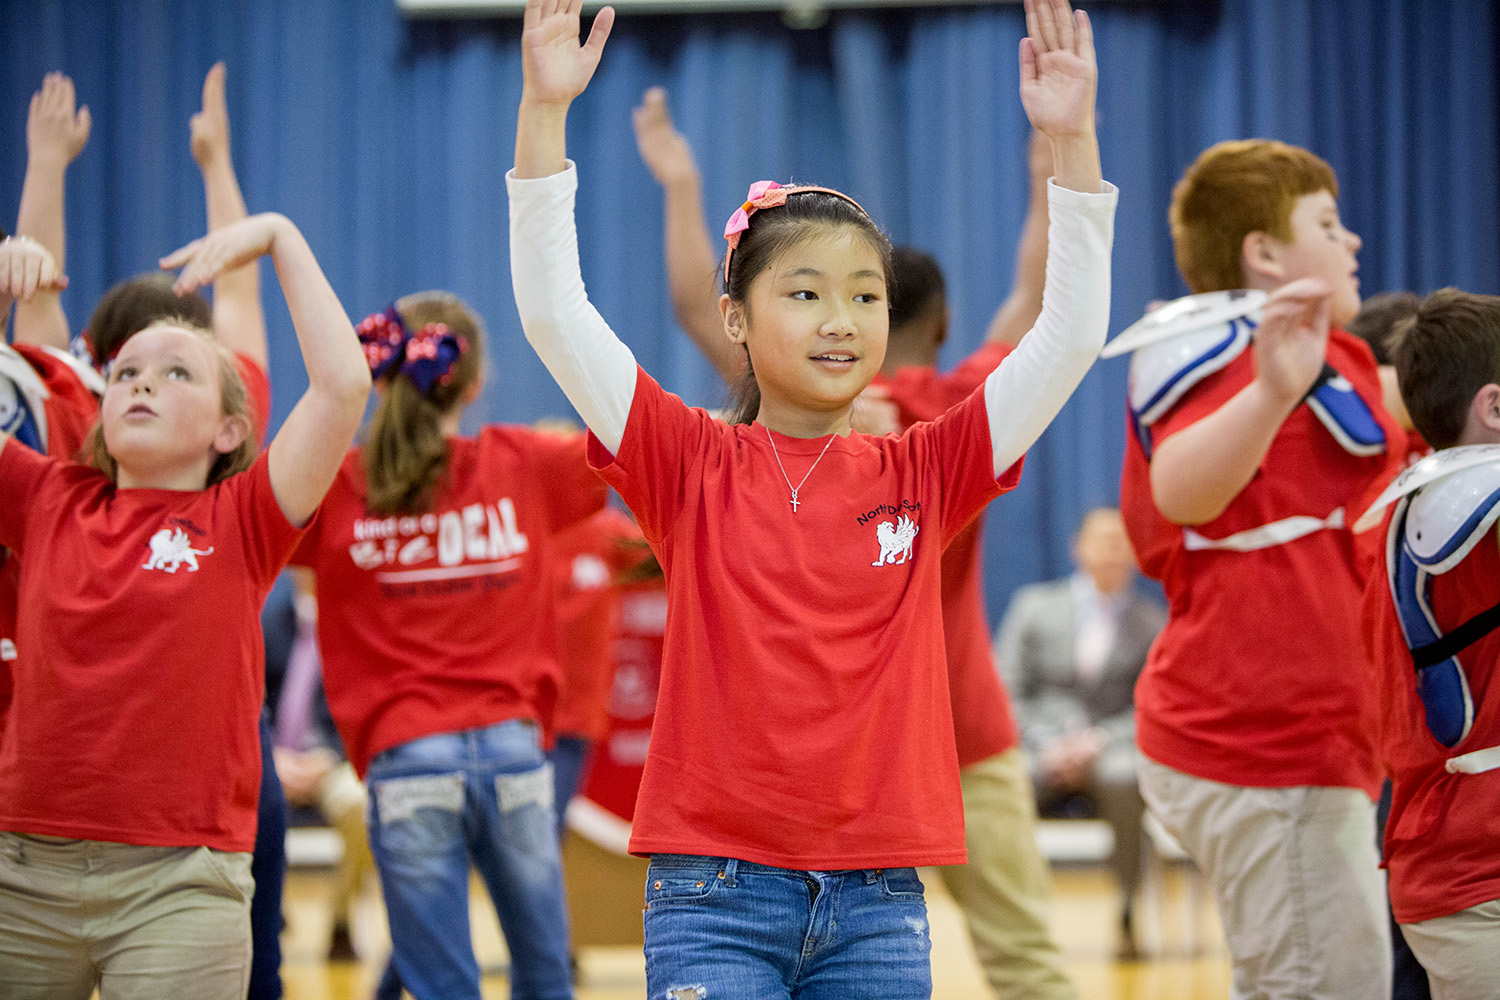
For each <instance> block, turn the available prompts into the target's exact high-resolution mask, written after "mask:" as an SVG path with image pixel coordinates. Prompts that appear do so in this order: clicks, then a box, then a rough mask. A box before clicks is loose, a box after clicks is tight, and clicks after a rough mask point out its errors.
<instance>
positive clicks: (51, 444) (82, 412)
mask: <svg viewBox="0 0 1500 1000" xmlns="http://www.w3.org/2000/svg"><path fill="white" fill-rule="evenodd" d="M15 350H16V353H17V354H19V355H21V356H22V357H23V358H25V359H26V363H27V364H29V365H31V367H32V368H33V369H35V370H36V373H37V374H38V375H40V376H41V377H42V382H43V384H45V385H46V386H47V391H48V392H49V393H51V398H49V399H48V400H47V454H49V455H52V456H54V457H56V458H65V459H72V458H75V457H76V456H77V455H78V452H79V451H80V450H81V449H82V448H83V442H84V441H85V440H86V439H87V438H88V436H89V431H91V430H93V428H94V421H96V420H98V419H99V400H98V397H96V396H95V395H94V394H93V392H92V391H90V390H89V387H88V386H86V385H84V384H83V380H82V379H80V378H79V377H78V373H77V372H76V371H74V370H73V369H72V367H70V366H69V365H68V363H67V362H65V361H63V360H61V359H59V358H56V357H54V356H53V355H52V354H51V353H50V352H49V351H47V350H46V349H45V348H41V347H36V346H34V345H32V344H16V345H15Z"/></svg>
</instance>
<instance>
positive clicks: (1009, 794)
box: [938, 749, 1078, 1000]
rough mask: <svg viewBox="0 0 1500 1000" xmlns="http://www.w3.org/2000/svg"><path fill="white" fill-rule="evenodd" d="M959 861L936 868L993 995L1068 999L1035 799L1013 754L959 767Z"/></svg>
mask: <svg viewBox="0 0 1500 1000" xmlns="http://www.w3.org/2000/svg"><path fill="white" fill-rule="evenodd" d="M959 774H960V776H961V778H962V781H963V793H964V842H965V846H966V847H967V849H968V852H969V863H968V864H966V865H947V866H944V867H942V868H939V869H938V871H940V872H942V875H943V881H944V882H945V883H946V884H947V886H948V892H949V893H951V894H952V896H953V898H954V900H955V901H956V902H957V903H958V905H959V907H960V908H961V909H962V910H963V912H964V917H965V919H966V920H967V921H968V924H969V936H970V938H972V939H973V942H974V953H975V955H977V956H978V958H979V962H980V964H981V965H983V966H984V971H985V975H986V976H987V977H988V978H989V981H990V985H991V986H992V987H994V989H995V992H996V993H998V994H999V995H1000V1000H1022V998H1025V1000H1073V998H1075V997H1077V995H1078V993H1077V991H1076V990H1075V989H1074V988H1073V984H1072V983H1070V982H1069V981H1068V979H1067V977H1066V976H1064V975H1063V972H1062V964H1061V960H1060V958H1059V956H1058V951H1057V943H1056V942H1055V941H1053V940H1052V932H1051V931H1050V930H1049V929H1048V926H1047V909H1048V905H1049V903H1050V901H1051V895H1052V888H1051V882H1050V876H1049V873H1048V871H1047V864H1046V862H1045V861H1043V860H1042V855H1041V852H1040V851H1039V850H1038V849H1037V846H1036V800H1035V799H1034V798H1033V795H1032V790H1031V778H1030V776H1029V775H1028V774H1027V773H1026V762H1025V758H1024V757H1022V755H1021V751H1020V750H1016V749H1012V750H1007V751H1005V752H1004V753H1000V754H996V755H995V756H993V757H990V758H988V759H986V760H982V761H979V762H978V763H975V764H970V765H969V766H968V767H966V768H964V769H963V770H962V771H960V772H959Z"/></svg>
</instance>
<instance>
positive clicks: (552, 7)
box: [521, 0, 615, 106]
mask: <svg viewBox="0 0 1500 1000" xmlns="http://www.w3.org/2000/svg"><path fill="white" fill-rule="evenodd" d="M582 10H583V0H526V14H525V18H524V20H523V22H522V24H523V27H522V30H521V69H522V76H523V79H524V85H523V87H522V90H521V100H522V102H528V101H529V102H532V103H534V104H543V105H546V104H552V105H564V106H565V105H567V104H569V103H571V102H572V100H573V98H575V97H577V96H578V95H579V94H581V93H583V91H584V88H585V87H587V86H588V85H589V81H590V80H591V79H593V76H594V70H596V69H598V68H599V57H600V56H602V55H603V54H604V42H605V40H606V39H608V38H609V30H610V28H611V27H613V26H614V23H615V11H614V8H613V7H605V8H603V9H602V10H600V11H599V13H598V14H596V15H594V26H593V28H592V29H591V30H590V31H589V39H588V41H587V42H585V43H584V44H582V45H580V44H579V43H578V32H579V14H580V12H581V11H582Z"/></svg>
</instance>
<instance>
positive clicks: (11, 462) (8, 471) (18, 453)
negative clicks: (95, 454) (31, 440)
mask: <svg viewBox="0 0 1500 1000" xmlns="http://www.w3.org/2000/svg"><path fill="white" fill-rule="evenodd" d="M65 464H66V463H64V462H61V461H59V460H57V459H55V458H49V457H48V456H46V455H39V454H37V453H36V452H34V451H32V450H31V449H30V448H28V447H26V446H25V445H24V444H22V443H21V442H19V441H17V440H16V439H15V438H4V439H3V443H0V497H6V498H7V500H6V502H4V503H0V545H4V546H7V547H8V548H12V549H15V550H16V551H17V552H21V551H22V549H21V541H22V538H23V537H24V536H25V534H26V512H27V510H29V509H30V507H31V505H32V504H35V503H42V502H45V497H44V496H43V491H44V490H45V489H46V488H47V481H48V479H49V478H51V476H50V474H51V473H54V472H56V471H57V470H58V469H60V468H62V467H63V466H64V465H65ZM22 497H24V498H25V499H24V500H22V501H21V502H17V498H22Z"/></svg>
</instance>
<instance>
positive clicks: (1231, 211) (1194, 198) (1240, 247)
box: [1167, 139, 1339, 292]
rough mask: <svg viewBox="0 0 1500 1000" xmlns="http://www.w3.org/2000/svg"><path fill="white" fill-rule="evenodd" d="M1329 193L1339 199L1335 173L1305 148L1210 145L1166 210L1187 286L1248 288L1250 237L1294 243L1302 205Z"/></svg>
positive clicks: (1267, 142) (1258, 142) (1262, 143)
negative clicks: (1247, 247) (1264, 236)
mask: <svg viewBox="0 0 1500 1000" xmlns="http://www.w3.org/2000/svg"><path fill="white" fill-rule="evenodd" d="M1323 190H1326V191H1328V193H1329V194H1331V195H1333V196H1334V197H1335V198H1337V197H1338V193H1339V182H1338V178H1337V177H1335V176H1334V173H1333V168H1332V167H1330V166H1329V165H1328V164H1327V163H1326V162H1324V161H1323V160H1322V159H1321V158H1319V157H1317V156H1315V155H1313V154H1312V153H1309V152H1308V151H1307V150H1305V149H1302V148H1300V147H1297V146H1289V145H1287V144H1286V143H1284V142H1277V141H1275V140H1274V139H1239V140H1235V141H1232V142H1221V143H1219V144H1217V145H1214V146H1210V147H1209V148H1208V149H1206V150H1204V151H1203V152H1202V153H1200V154H1199V155H1198V158H1197V159H1196V160H1194V161H1193V164H1192V166H1190V167H1188V168H1187V172H1186V173H1184V174H1183V175H1182V179H1181V180H1180V181H1178V182H1177V186H1176V187H1175V188H1173V189H1172V205H1171V207H1170V208H1169V209H1168V211H1167V219H1168V221H1169V222H1170V224H1171V227H1172V244H1173V247H1174V249H1175V251H1176V255H1177V270H1178V271H1180V272H1181V273H1182V280H1183V281H1185V282H1187V286H1188V288H1189V289H1191V290H1192V291H1194V292H1217V291H1223V290H1226V289H1231V288H1239V287H1241V286H1242V285H1243V284H1244V282H1245V278H1244V270H1243V268H1244V265H1243V260H1244V243H1245V237H1246V236H1248V235H1249V234H1251V233H1254V232H1263V233H1265V234H1267V235H1268V236H1271V237H1273V238H1274V239H1278V240H1282V241H1283V242H1290V240H1291V239H1292V227H1291V218H1292V209H1293V208H1294V207H1296V204H1297V199H1299V198H1301V197H1303V196H1304V195H1309V194H1316V193H1317V192H1319V191H1323Z"/></svg>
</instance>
